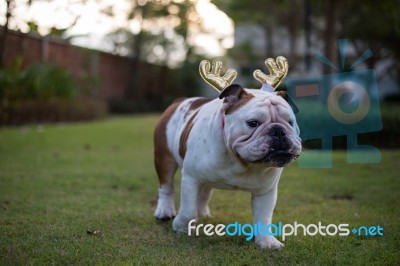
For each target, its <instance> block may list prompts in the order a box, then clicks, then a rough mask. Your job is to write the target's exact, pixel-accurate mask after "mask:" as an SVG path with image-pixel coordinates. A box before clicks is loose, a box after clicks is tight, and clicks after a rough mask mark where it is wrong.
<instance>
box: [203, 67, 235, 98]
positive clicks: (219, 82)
mask: <svg viewBox="0 0 400 266" xmlns="http://www.w3.org/2000/svg"><path fill="white" fill-rule="evenodd" d="M221 69H222V62H220V61H213V62H212V65H211V64H210V62H209V61H207V60H203V61H201V62H200V65H199V71H200V76H201V77H202V78H203V79H204V80H205V81H206V82H207V83H208V84H210V85H211V86H212V87H214V88H215V89H216V90H217V91H218V92H221V91H222V90H223V89H225V88H226V87H228V86H229V85H231V84H232V82H233V80H234V79H235V78H236V76H237V72H236V70H234V69H232V68H230V69H228V71H226V73H225V75H224V76H223V77H221Z"/></svg>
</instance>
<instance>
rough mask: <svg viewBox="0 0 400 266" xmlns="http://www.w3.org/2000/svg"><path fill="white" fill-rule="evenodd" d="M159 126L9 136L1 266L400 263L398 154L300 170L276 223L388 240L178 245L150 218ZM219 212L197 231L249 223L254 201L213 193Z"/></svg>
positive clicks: (188, 241) (0, 198)
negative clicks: (337, 228)
mask: <svg viewBox="0 0 400 266" xmlns="http://www.w3.org/2000/svg"><path fill="white" fill-rule="evenodd" d="M156 120H157V116H155V115H149V116H141V117H123V118H112V119H108V120H105V121H100V122H94V123H87V124H68V125H67V124H64V125H51V126H50V125H45V126H28V127H22V128H3V129H0V203H1V206H0V264H1V265H10V264H53V263H55V264H132V263H133V264H137V263H142V264H155V263H157V264H158V263H161V264H182V265H189V264H198V265H203V264H227V265H231V264H234V265H246V264H251V265H254V264H263V265H265V264H272V263H276V264H317V265H324V264H388V265H399V264H400V255H399V254H400V233H399V231H400V211H399V202H400V193H399V191H400V174H399V172H400V167H399V165H400V160H399V158H400V151H399V150H391V151H388V150H386V151H383V152H382V162H381V163H380V164H364V165H362V164H361V165H360V164H358V165H357V164H347V163H346V161H345V159H346V153H345V152H344V151H340V152H335V154H334V168H332V169H299V168H298V166H297V164H296V163H295V164H293V165H291V166H290V167H288V168H287V169H285V171H284V173H283V175H282V178H281V182H280V185H279V196H278V204H277V207H276V210H275V215H274V221H275V222H277V221H282V222H283V223H294V222H295V221H297V222H298V223H303V224H311V223H314V224H315V223H318V222H319V221H321V222H322V223H323V224H331V223H334V224H340V223H348V224H350V227H351V228H353V227H356V226H361V225H367V226H371V225H378V224H379V225H380V226H381V227H383V228H384V236H379V237H371V236H355V235H353V234H350V235H349V236H347V237H340V236H334V237H329V236H326V237H323V236H314V237H312V236H291V237H288V238H287V239H286V241H285V244H286V247H285V248H284V249H283V250H281V251H271V250H262V249H260V248H258V247H257V246H256V245H255V244H254V243H253V242H251V241H246V240H245V236H235V237H229V236H223V237H217V236H212V237H207V236H204V235H202V236H199V237H193V236H192V237H189V236H186V235H176V234H175V233H173V232H172V230H171V222H158V221H156V220H155V219H154V218H153V211H154V204H155V199H156V192H157V178H156V175H155V170H154V168H153V157H152V130H153V127H154V124H155V122H156ZM177 176H179V174H178V175H177ZM176 181H177V188H179V185H178V184H179V178H177V179H176ZM176 202H178V195H177V197H176ZM211 210H212V212H213V215H214V217H212V218H206V219H201V220H200V223H213V224H218V223H225V224H228V223H231V222H234V221H238V222H240V223H251V222H252V218H251V208H250V195H249V194H248V193H245V192H240V191H222V190H218V191H216V192H215V193H214V197H213V199H212V201H211ZM94 230H99V231H100V232H95V234H89V233H88V231H91V232H93V231H94ZM278 239H279V237H278Z"/></svg>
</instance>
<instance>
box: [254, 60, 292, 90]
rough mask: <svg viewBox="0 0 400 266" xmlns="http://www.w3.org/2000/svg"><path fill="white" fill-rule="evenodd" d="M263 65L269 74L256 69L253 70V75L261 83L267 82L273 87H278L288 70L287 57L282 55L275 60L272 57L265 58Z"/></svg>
mask: <svg viewBox="0 0 400 266" xmlns="http://www.w3.org/2000/svg"><path fill="white" fill-rule="evenodd" d="M265 65H266V66H267V68H268V70H269V75H267V74H265V73H264V72H262V71H261V70H259V69H257V70H256V71H254V73H253V77H254V78H255V79H256V80H258V81H259V82H261V84H268V85H270V86H271V87H273V88H274V89H276V88H278V86H279V84H280V83H281V81H282V80H283V79H284V78H285V77H286V74H287V73H288V70H289V64H288V61H287V59H286V58H285V57H283V56H278V57H277V58H276V61H275V60H274V59H273V58H268V59H267V60H265Z"/></svg>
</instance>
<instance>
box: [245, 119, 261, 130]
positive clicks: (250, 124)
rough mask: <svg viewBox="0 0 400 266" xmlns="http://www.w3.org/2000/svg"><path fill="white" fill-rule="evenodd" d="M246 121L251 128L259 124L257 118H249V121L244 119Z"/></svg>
mask: <svg viewBox="0 0 400 266" xmlns="http://www.w3.org/2000/svg"><path fill="white" fill-rule="evenodd" d="M246 123H247V125H248V126H249V127H253V128H254V127H258V126H259V125H260V122H258V121H257V120H249V121H246Z"/></svg>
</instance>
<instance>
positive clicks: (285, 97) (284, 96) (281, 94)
mask: <svg viewBox="0 0 400 266" xmlns="http://www.w3.org/2000/svg"><path fill="white" fill-rule="evenodd" d="M275 94H276V95H278V96H281V97H282V98H283V99H285V101H287V102H288V99H289V97H288V94H287V92H286V91H276V92H275Z"/></svg>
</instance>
